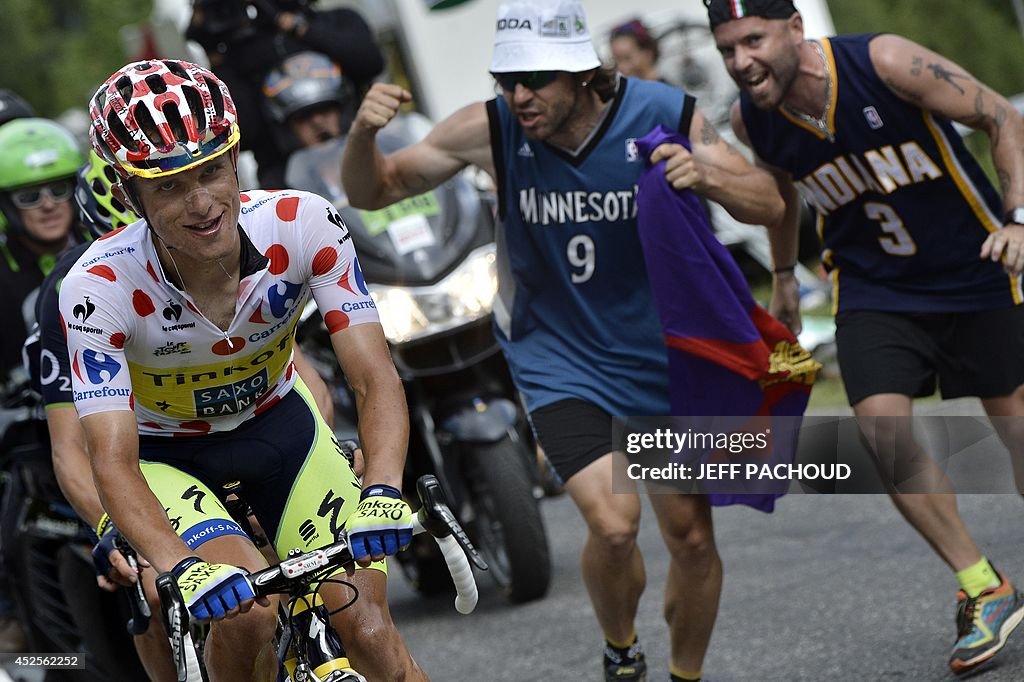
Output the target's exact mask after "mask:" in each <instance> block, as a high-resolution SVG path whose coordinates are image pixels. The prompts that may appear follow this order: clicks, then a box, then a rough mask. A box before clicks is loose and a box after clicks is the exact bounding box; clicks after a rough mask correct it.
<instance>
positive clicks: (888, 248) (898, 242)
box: [864, 201, 917, 256]
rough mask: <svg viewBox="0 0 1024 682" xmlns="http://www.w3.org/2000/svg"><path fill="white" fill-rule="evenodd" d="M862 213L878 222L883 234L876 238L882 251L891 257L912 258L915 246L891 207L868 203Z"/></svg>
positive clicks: (915, 250) (872, 202)
mask: <svg viewBox="0 0 1024 682" xmlns="http://www.w3.org/2000/svg"><path fill="white" fill-rule="evenodd" d="M864 213H866V214H867V216H868V218H869V219H870V220H876V221H878V222H879V225H880V227H881V228H882V232H884V233H885V234H883V235H882V236H881V237H879V238H878V243H879V244H881V245H882V250H883V251H885V252H886V253H888V254H891V255H893V256H913V255H914V254H915V253H917V244H915V243H914V240H913V239H912V238H911V237H910V233H909V232H907V228H906V227H904V226H903V221H902V220H900V217H899V216H898V215H896V211H894V210H892V206H889V205H888V204H880V203H877V202H874V201H869V202H868V203H866V204H864Z"/></svg>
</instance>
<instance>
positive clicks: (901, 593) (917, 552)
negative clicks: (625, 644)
mask: <svg viewBox="0 0 1024 682" xmlns="http://www.w3.org/2000/svg"><path fill="white" fill-rule="evenodd" d="M926 410H927V411H931V412H933V413H934V412H935V411H936V410H941V411H942V412H943V413H956V414H973V413H975V412H976V411H977V409H976V404H975V403H970V402H965V403H952V404H951V403H945V404H943V405H942V406H941V407H933V408H926ZM975 464H978V465H979V466H984V467H992V466H1001V467H1004V468H1005V471H1007V472H1008V471H1009V469H1008V467H1007V465H1006V461H1005V459H1004V458H1002V457H1000V458H998V460H993V461H992V462H980V463H978V462H976V463H975ZM959 503H960V509H961V512H962V514H963V517H964V519H965V521H966V523H967V525H968V527H969V528H970V529H971V531H972V533H973V534H974V537H975V540H976V541H977V542H978V544H979V545H980V546H981V547H982V551H983V552H984V553H985V554H986V555H987V556H988V557H989V558H990V559H992V560H993V562H995V564H996V566H998V567H1000V568H1001V569H1002V570H1004V571H1006V572H1007V573H1008V574H1009V575H1010V576H1011V578H1013V577H1016V579H1017V580H1019V581H1021V582H1024V541H1022V539H1024V538H1022V536H1024V525H1022V523H1021V520H1022V518H1024V502H1022V500H1021V498H1020V496H1018V495H1016V494H993V495H961V496H960V497H959ZM543 513H544V518H545V522H546V524H547V532H548V536H549V539H550V544H551V550H552V561H553V564H554V577H553V582H552V586H551V590H550V593H549V595H548V596H547V597H546V598H545V599H543V600H541V601H538V602H534V603H531V604H526V605H521V606H510V605H508V604H506V603H504V601H503V599H502V598H501V596H500V595H499V594H498V592H497V590H496V589H494V587H493V585H490V584H488V583H487V578H486V576H480V577H479V581H480V584H481V589H482V595H481V602H480V605H479V607H478V609H477V611H476V612H475V613H473V614H471V615H469V616H462V615H459V614H458V613H456V612H455V610H454V608H453V607H452V605H451V603H450V600H449V599H447V598H429V599H425V598H423V597H420V596H419V595H416V594H415V593H413V592H412V591H411V589H410V587H409V585H408V583H406V582H405V581H404V580H403V579H401V578H396V579H395V580H393V581H392V588H391V602H392V608H393V612H394V616H395V619H396V621H397V622H398V624H399V628H400V629H401V631H402V633H403V635H404V636H405V638H406V642H407V644H408V646H409V648H410V649H411V651H412V652H413V655H414V657H415V658H416V660H417V661H418V662H419V663H420V665H421V666H422V667H423V668H424V669H425V670H426V671H427V672H428V673H429V674H430V675H431V677H432V679H433V680H458V681H460V682H461V681H474V682H475V681H477V680H480V681H488V682H506V681H507V682H513V681H515V682H522V681H524V680H557V681H559V682H570V681H576V680H580V681H591V680H594V681H599V680H601V679H602V678H601V672H600V653H601V633H600V631H599V629H598V628H597V625H596V621H595V620H594V618H593V616H592V612H591V608H590V604H589V600H588V597H587V594H586V592H585V590H584V587H583V585H582V583H581V581H580V579H579V569H578V557H579V553H580V549H581V547H582V543H583V535H582V532H583V524H582V521H581V520H580V518H579V517H578V514H577V512H576V510H575V508H574V507H573V505H572V502H571V501H570V500H569V499H568V498H567V497H565V496H563V497H560V498H554V499H548V500H545V501H544V502H543ZM714 518H715V524H716V535H717V541H718V546H719V551H720V553H721V555H722V560H723V563H724V566H725V584H724V588H723V593H722V600H721V606H720V610H719V616H718V622H717V624H716V627H715V631H714V636H713V638H712V641H711V647H710V650H709V652H708V655H707V658H706V661H705V667H704V673H705V676H706V679H708V680H711V681H713V682H721V681H724V680H814V681H819V680H896V679H898V680H914V681H917V680H944V679H954V677H953V675H952V674H950V673H949V672H948V668H947V667H946V659H947V657H948V654H949V650H950V648H951V645H952V644H953V641H954V639H955V625H954V620H955V614H956V606H955V599H956V596H955V595H956V589H957V585H956V581H955V579H954V577H953V575H952V574H951V573H950V572H949V571H948V569H947V568H946V567H945V565H944V564H943V563H942V562H941V561H940V560H939V559H938V558H937V557H936V556H935V555H934V554H933V553H932V552H931V550H930V549H929V547H928V546H927V545H926V544H925V542H924V541H923V540H922V539H921V538H920V537H919V536H918V535H917V534H916V533H915V532H914V531H913V530H911V528H910V527H909V526H908V525H907V524H906V523H905V522H904V521H903V520H902V517H900V516H899V514H898V513H897V512H896V511H895V508H894V507H893V506H892V504H891V502H890V501H889V499H888V497H886V496H884V495H790V496H788V497H786V498H785V499H783V500H781V501H780V502H779V504H778V506H777V509H776V511H775V513H774V514H771V515H767V514H762V513H759V512H756V511H752V510H750V509H747V508H740V507H728V508H722V509H719V510H716V512H715V517H714ZM640 544H641V548H642V551H643V554H644V557H645V561H646V568H647V590H646V593H645V594H644V596H643V599H642V600H641V603H640V611H639V614H638V618H637V630H638V632H639V634H640V637H641V640H642V641H643V642H644V646H645V648H646V650H647V656H648V662H649V666H650V672H649V676H648V679H649V680H651V681H652V682H654V681H658V682H661V681H664V680H667V679H668V640H667V636H668V635H667V627H666V625H665V624H664V621H663V620H662V616H661V597H662V590H663V586H664V584H665V579H666V571H667V566H668V563H667V554H666V551H665V549H664V546H663V545H662V543H661V539H660V536H659V533H658V530H657V525H656V523H655V521H654V516H653V513H652V512H651V509H650V507H649V506H646V507H645V510H644V519H643V521H642V525H641V533H640ZM968 679H971V680H977V681H979V682H980V681H984V682H996V681H1000V682H1003V681H1006V682H1009V681H1011V680H1013V681H1019V680H1024V626H1022V627H1021V628H1020V629H1019V630H1018V631H1017V632H1016V633H1014V637H1012V638H1011V639H1010V641H1009V643H1008V644H1007V646H1006V648H1005V649H1004V650H1003V651H1002V652H1001V653H1000V655H999V656H998V657H996V659H995V660H994V661H993V662H991V663H990V664H988V665H987V667H985V668H983V669H982V670H981V671H979V672H977V673H975V674H973V675H971V676H969V678H968Z"/></svg>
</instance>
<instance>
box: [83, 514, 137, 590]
mask: <svg viewBox="0 0 1024 682" xmlns="http://www.w3.org/2000/svg"><path fill="white" fill-rule="evenodd" d="M96 536H97V537H99V539H100V540H99V542H97V543H96V546H95V547H93V548H92V563H93V565H94V566H95V567H96V583H97V584H98V585H99V586H100V587H101V588H102V589H104V590H106V591H108V592H114V591H115V590H117V588H118V587H129V586H131V585H132V584H133V583H135V582H137V581H138V579H139V574H138V571H136V570H135V569H133V568H132V567H131V566H129V565H128V560H127V559H125V558H124V555H123V554H121V552H120V551H119V550H118V549H117V547H115V545H114V543H115V541H116V540H117V526H115V525H114V522H113V521H111V520H110V517H109V516H107V515H106V514H103V516H101V517H100V522H99V525H98V526H96ZM139 565H140V566H148V565H149V564H147V563H145V562H143V561H142V560H141V559H140V560H139Z"/></svg>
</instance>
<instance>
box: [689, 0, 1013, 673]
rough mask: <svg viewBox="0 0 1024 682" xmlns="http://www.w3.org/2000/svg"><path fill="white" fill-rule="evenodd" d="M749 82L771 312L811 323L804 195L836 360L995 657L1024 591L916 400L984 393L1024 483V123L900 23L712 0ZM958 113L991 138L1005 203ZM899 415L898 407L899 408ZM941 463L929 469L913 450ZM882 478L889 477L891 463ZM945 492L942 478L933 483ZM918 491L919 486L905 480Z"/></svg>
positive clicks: (960, 613) (731, 67)
mask: <svg viewBox="0 0 1024 682" xmlns="http://www.w3.org/2000/svg"><path fill="white" fill-rule="evenodd" d="M705 4H707V6H708V15H709V17H710V23H711V29H712V30H713V32H714V35H715V41H716V43H717V45H718V49H719V51H720V52H721V54H722V57H723V59H724V60H725V66H726V68H727V69H728V71H729V73H730V75H731V76H732V78H733V79H734V80H735V81H736V84H737V85H738V86H739V87H740V89H741V91H742V94H741V96H740V100H739V102H737V104H736V105H734V107H733V109H732V124H733V128H734V130H735V131H736V134H737V136H738V137H739V138H740V139H741V140H743V141H744V142H746V143H747V144H749V145H750V146H751V147H752V148H753V150H754V151H755V153H756V154H757V156H758V157H759V159H760V160H761V161H762V162H763V163H764V165H765V166H766V167H768V168H769V169H770V170H771V171H772V173H773V174H774V175H775V178H776V182H777V183H778V185H779V189H780V190H781V193H782V196H783V197H784V198H785V200H786V214H785V219H784V220H783V221H781V222H779V223H777V224H775V225H774V226H771V227H770V228H769V236H770V238H771V243H772V256H773V258H774V261H775V264H776V268H775V273H776V274H775V278H774V283H773V284H774V287H773V294H772V302H771V312H772V313H773V314H774V315H775V316H776V317H778V318H779V319H780V320H782V321H783V322H785V323H787V324H788V325H789V326H790V328H791V329H792V330H793V331H794V332H799V330H800V312H799V307H798V304H799V300H798V299H799V296H798V290H797V281H796V278H795V277H794V276H793V268H792V266H793V265H794V264H795V263H796V254H797V234H798V231H797V216H798V212H799V204H800V200H801V198H802V199H803V200H804V201H807V203H809V204H810V205H811V207H812V208H814V210H815V211H816V212H817V214H818V229H819V234H820V235H821V236H822V239H823V242H824V246H825V250H824V252H823V255H822V260H823V262H824V264H825V267H826V269H828V270H829V272H830V273H831V276H832V282H833V286H834V289H833V301H834V304H833V305H834V308H835V310H836V326H837V344H838V350H839V366H840V370H841V372H842V376H843V382H844V384H845V386H846V392H847V396H848V398H849V401H850V404H851V405H852V406H853V410H854V413H855V414H856V416H857V417H858V420H859V423H860V426H861V429H862V431H863V433H864V435H865V438H866V439H867V442H868V444H869V446H870V447H871V449H872V451H873V453H874V454H875V456H876V462H877V463H879V465H880V467H881V469H880V470H882V471H884V470H885V469H886V468H889V469H891V470H894V471H896V472H897V475H902V472H906V473H908V474H918V475H919V479H921V480H923V481H924V486H925V487H924V490H928V491H932V494H914V495H907V494H897V493H898V491H897V490H896V489H895V487H894V486H893V483H894V482H893V481H892V480H887V481H886V483H887V484H888V485H890V486H891V493H892V500H893V502H894V503H895V504H896V507H897V508H898V509H899V511H900V512H901V513H902V514H903V516H904V517H905V518H906V519H907V521H908V522H910V524H911V525H912V526H913V527H914V528H915V529H916V530H917V531H918V532H919V533H920V534H921V535H922V536H923V537H924V538H925V540H927V541H928V543H929V544H930V545H931V546H932V547H933V548H934V549H935V551H936V552H937V553H938V554H939V556H940V557H941V558H942V559H943V560H944V561H945V562H946V563H947V564H948V565H949V567H950V568H951V569H952V570H953V571H954V572H955V574H956V578H957V581H958V582H959V583H960V593H959V595H958V597H957V601H958V606H957V619H956V621H957V635H956V643H955V644H954V647H953V652H952V655H951V656H950V659H949V665H950V668H952V670H953V671H954V672H956V673H962V672H966V671H968V670H971V669H972V668H974V667H976V666H977V665H978V664H980V663H982V662H984V661H986V660H988V659H989V658H991V657H992V656H994V655H995V654H996V652H998V651H999V649H1000V648H1002V646H1003V645H1004V644H1005V642H1006V638H1007V637H1008V636H1009V634H1010V632H1011V631H1012V630H1013V629H1014V628H1015V627H1016V626H1017V625H1018V624H1019V623H1020V621H1021V619H1022V618H1024V594H1022V593H1021V592H1019V591H1018V590H1017V589H1016V588H1015V587H1014V586H1013V584H1012V583H1011V582H1010V581H1009V580H1008V579H1007V578H1006V576H1005V575H1004V574H1003V573H1001V572H999V571H997V570H996V569H995V568H993V567H992V564H991V563H990V562H989V561H988V559H986V558H985V557H984V556H982V555H981V552H980V551H979V549H978V547H977V546H976V545H975V543H974V540H973V539H972V538H971V536H970V534H969V533H968V531H967V528H966V527H965V526H964V523H963V521H962V520H961V518H960V515H959V512H958V510H957V503H956V496H955V495H954V494H953V491H952V489H951V488H950V487H949V482H948V480H946V479H945V477H944V476H943V474H942V473H941V471H939V469H938V467H936V466H935V465H934V463H931V462H930V459H929V457H928V455H927V454H926V453H924V452H923V450H922V448H921V446H920V445H919V444H918V443H917V442H915V440H914V438H913V435H912V433H911V432H910V419H909V417H910V416H911V414H912V411H913V399H914V398H915V397H918V396H926V395H931V394H932V393H933V392H934V390H935V385H936V380H938V385H939V388H940V389H941V391H942V396H943V398H955V397H960V396H978V397H979V398H981V401H982V405H983V406H984V408H985V412H986V413H988V415H989V416H991V417H1004V418H1003V419H996V420H994V422H993V424H994V426H995V428H996V430H997V432H998V433H999V437H1000V438H1001V439H1002V441H1003V444H1004V445H1006V447H1007V448H1008V449H1009V451H1010V453H1011V456H1012V461H1013V464H1014V469H1015V472H1016V477H1017V486H1018V488H1019V489H1021V490H1024V422H1022V420H1020V419H1005V417H1018V418H1019V417H1021V416H1024V387H1022V386H1021V384H1022V383H1024V355H1022V353H1021V348H1022V343H1024V307H1021V306H1020V305H1019V304H1020V303H1021V301H1022V290H1021V280H1020V274H1021V270H1022V268H1024V225H1022V223H1024V151H1022V150H1024V121H1022V119H1021V117H1020V115H1019V114H1018V113H1017V112H1016V111H1015V110H1014V108H1013V107H1012V106H1011V105H1010V104H1009V102H1007V101H1006V99H1005V98H1003V97H1001V96H1000V95H998V94H997V93H995V92H993V91H992V90H991V89H990V88H988V87H986V86H985V85H984V84H983V83H980V82H979V81H977V80H976V79H975V78H974V77H973V76H971V75H970V74H969V73H967V72H966V71H965V70H964V69H963V68H961V67H960V66H958V65H956V64H954V63H953V62H951V61H949V60H948V59H945V58H943V57H942V56H941V55H938V54H936V53H934V52H932V51H930V50H928V49H926V48H924V47H921V46H920V45H917V44H915V43H913V42H911V41H910V40H907V39H906V38H902V37H900V36H896V35H884V34H883V35H861V36H837V37H834V38H825V39H822V40H816V41H809V40H805V39H804V33H803V20H802V18H801V16H800V14H799V13H798V12H797V11H796V10H795V8H794V7H793V3H792V2H791V1H790V0H746V1H745V2H743V3H736V2H730V0H706V2H705ZM951 121H959V122H960V123H963V124H965V125H969V126H972V127H974V128H978V129H981V130H983V131H985V133H987V134H988V136H989V138H990V140H991V148H992V158H993V161H994V162H995V166H996V170H997V173H998V175H999V178H1000V182H1001V184H1002V192H1003V196H1002V200H1000V197H999V194H998V192H997V191H996V190H995V188H993V187H992V185H991V184H990V183H989V182H988V180H987V179H986V178H985V175H984V173H983V172H982V171H981V168H980V167H979V166H978V164H977V162H976V161H975V160H974V158H973V157H972V156H971V155H970V153H969V152H967V150H966V148H965V147H964V145H963V142H962V141H961V140H960V136H959V135H957V133H956V131H955V130H954V128H953V125H952V123H951ZM886 417H889V418H890V419H885V418H886ZM921 461H926V462H929V465H928V466H926V467H925V469H924V470H923V471H915V470H913V469H911V468H910V467H911V464H910V463H911V462H921ZM883 478H890V479H891V476H886V475H885V474H883ZM935 491H938V492H935ZM903 492H906V490H904V491H903Z"/></svg>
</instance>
